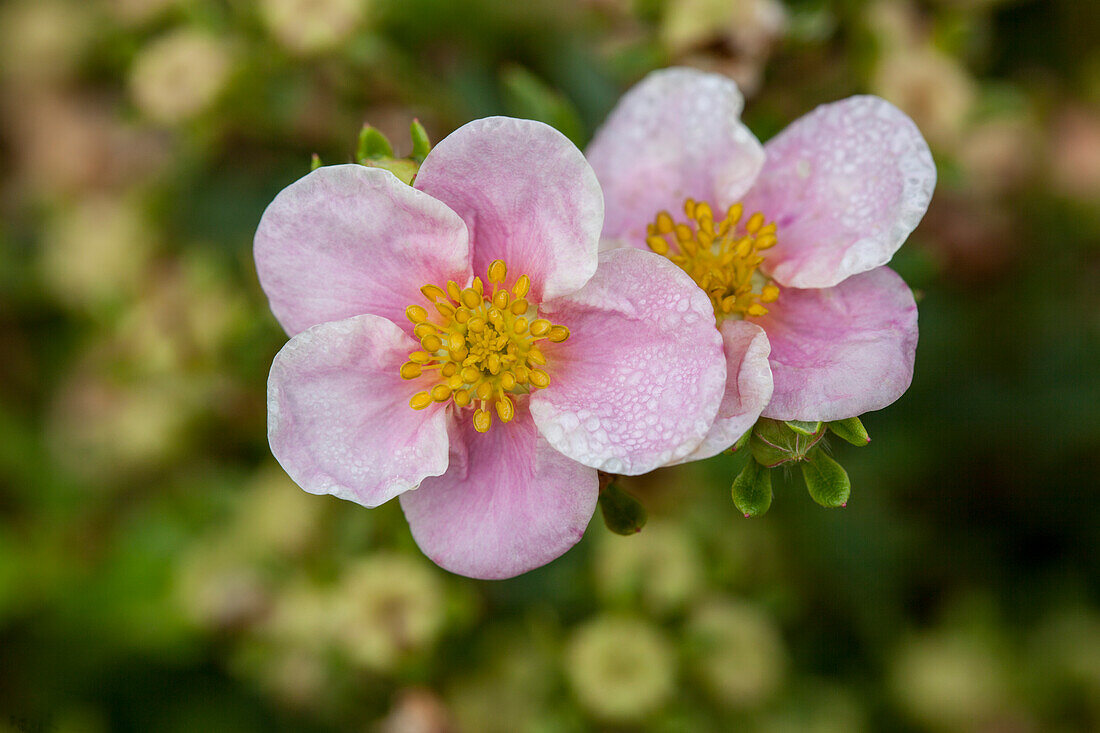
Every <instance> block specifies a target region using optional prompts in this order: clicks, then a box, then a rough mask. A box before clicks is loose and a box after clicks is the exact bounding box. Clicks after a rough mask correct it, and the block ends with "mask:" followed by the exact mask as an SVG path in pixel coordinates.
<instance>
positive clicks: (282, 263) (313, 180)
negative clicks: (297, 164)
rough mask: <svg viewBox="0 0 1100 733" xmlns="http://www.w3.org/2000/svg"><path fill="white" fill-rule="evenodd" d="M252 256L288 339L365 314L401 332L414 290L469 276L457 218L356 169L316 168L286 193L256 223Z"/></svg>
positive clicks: (375, 171) (417, 296) (373, 172)
mask: <svg viewBox="0 0 1100 733" xmlns="http://www.w3.org/2000/svg"><path fill="white" fill-rule="evenodd" d="M254 250H255V257H256V272H257V274H258V275H259V277H260V285H262V286H263V289H264V292H265V293H267V297H268V299H269V300H270V301H271V310H272V312H273V313H274V314H275V318H277V319H278V321H279V323H281V324H282V326H283V328H285V329H286V331H287V333H289V334H290V335H294V334H296V333H298V332H299V331H303V330H305V329H307V328H309V327H310V326H312V325H314V324H317V323H324V322H325V321H336V320H339V319H341V318H350V317H351V316H357V315H362V314H365V313H370V314H373V315H376V316H382V317H383V318H388V319H390V320H391V321H393V322H394V323H397V324H400V325H401V326H402V327H405V326H407V325H408V322H407V321H406V320H405V316H404V312H405V307H406V306H408V305H410V304H412V303H420V304H422V305H427V303H425V302H424V296H423V295H422V294H421V293H420V286H422V285H425V284H427V283H433V284H436V285H445V284H446V282H447V280H456V281H457V282H459V283H463V284H465V283H466V282H469V279H470V277H471V275H470V248H469V241H468V239H467V234H466V225H465V224H463V222H462V219H460V218H459V217H458V215H457V214H455V213H454V212H453V211H451V210H450V209H448V208H447V207H446V206H445V205H444V204H442V203H440V202H439V201H436V200H435V199H433V198H432V197H431V196H428V195H426V194H424V193H421V192H420V191H417V190H415V189H413V188H412V187H410V186H407V185H405V184H404V183H402V182H401V181H399V180H397V178H395V177H394V175H393V174H392V173H390V172H389V171H384V170H382V169H380V168H367V167H365V166H361V165H334V166H327V167H324V168H318V169H317V170H315V171H313V172H312V173H310V174H308V175H306V176H304V177H303V178H300V179H298V180H297V181H295V182H294V183H292V184H290V185H289V186H287V187H286V188H284V189H283V190H282V191H281V192H280V193H279V195H278V196H276V197H275V200H274V201H272V202H271V204H270V205H269V206H268V207H267V210H266V211H264V214H263V217H262V218H261V219H260V226H259V228H258V229H257V230H256V240H255V248H254ZM406 330H407V331H408V332H411V328H407V329H406Z"/></svg>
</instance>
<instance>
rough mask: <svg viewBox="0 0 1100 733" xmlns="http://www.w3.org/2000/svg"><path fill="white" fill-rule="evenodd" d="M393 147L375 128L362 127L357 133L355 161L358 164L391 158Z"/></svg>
mask: <svg viewBox="0 0 1100 733" xmlns="http://www.w3.org/2000/svg"><path fill="white" fill-rule="evenodd" d="M392 157H393V146H392V145H390V141H389V140H388V139H387V138H386V136H385V135H383V134H382V133H381V132H380V131H379V130H378V129H377V128H374V127H371V126H370V125H363V129H362V130H360V131H359V144H358V145H357V146H356V148H355V159H356V160H358V161H359V162H360V163H362V162H364V161H367V160H378V159H379V158H392Z"/></svg>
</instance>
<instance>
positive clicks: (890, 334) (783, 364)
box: [754, 267, 917, 420]
mask: <svg viewBox="0 0 1100 733" xmlns="http://www.w3.org/2000/svg"><path fill="white" fill-rule="evenodd" d="M768 308H769V312H768V315H766V316H763V317H762V318H757V319H754V321H755V322H756V323H757V324H758V325H760V326H761V327H762V328H763V329H764V330H765V331H767V333H768V340H769V341H771V345H772V355H771V365H772V375H773V377H774V379H775V392H774V394H773V395H772V401H771V403H770V404H769V405H768V406H767V408H765V410H764V416H765V417H772V418H776V419H778V420H842V419H844V418H849V417H855V416H857V415H862V414H863V413H865V412H868V411H870V410H879V409H882V408H883V407H886V406H887V405H889V404H890V403H892V402H893V401H894V400H896V399H897V398H898V397H900V396H901V395H902V394H903V393H904V392H905V390H906V389H908V388H909V383H910V382H911V381H912V380H913V359H914V357H915V355H916V350H917V304H916V303H915V302H914V301H913V293H912V292H911V291H910V290H909V286H908V285H906V284H905V281H904V280H902V279H901V278H900V277H899V276H898V275H897V273H895V272H894V271H893V270H891V269H890V268H888V267H880V268H878V269H877V270H871V271H870V272H865V273H862V274H859V275H853V276H852V277H850V278H848V279H847V280H845V281H844V282H842V283H841V284H840V285H837V286H836V287H833V288H825V289H822V290H800V289H797V288H786V289H784V290H783V292H782V294H781V295H780V296H779V300H777V301H776V302H774V303H771V304H769V305H768Z"/></svg>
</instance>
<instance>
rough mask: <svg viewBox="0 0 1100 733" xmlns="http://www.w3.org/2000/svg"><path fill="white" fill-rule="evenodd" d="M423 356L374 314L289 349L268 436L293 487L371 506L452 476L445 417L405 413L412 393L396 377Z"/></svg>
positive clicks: (274, 377)
mask: <svg viewBox="0 0 1100 733" xmlns="http://www.w3.org/2000/svg"><path fill="white" fill-rule="evenodd" d="M418 347H419V344H417V343H416V342H415V341H413V340H412V339H411V338H410V337H409V336H407V335H405V334H404V333H403V332H402V331H401V329H400V328H398V327H397V326H395V325H394V324H393V323H391V322H390V321H387V320H386V319H384V318H379V317H378V316H370V315H367V316H356V317H355V318H348V319H345V320H342V321H330V322H328V323H322V324H319V325H317V326H314V327H312V328H310V329H308V330H306V331H303V332H301V333H300V334H298V335H297V336H295V337H294V338H292V339H291V340H290V341H288V342H287V344H286V346H284V347H283V349H282V351H280V352H279V353H278V354H277V355H276V356H275V362H274V363H273V364H272V365H271V376H270V377H269V378H268V382H267V417H268V426H267V435H268V440H269V441H270V443H271V452H272V453H273V454H275V458H276V459H278V461H279V463H280V464H282V466H283V468H284V469H285V470H286V472H287V473H288V474H289V475H290V477H291V478H292V479H294V482H295V483H297V484H298V485H299V486H301V487H302V488H303V489H305V490H306V491H308V492H310V493H311V494H332V495H333V496H337V497H339V498H341V499H347V500H349V501H354V502H356V503H358V504H362V505H363V506H367V507H375V506H378V505H379V504H382V503H383V502H386V501H389V500H390V499H392V498H393V497H395V496H397V495H398V494H400V493H402V492H404V491H408V490H409V489H411V488H414V487H415V486H416V485H417V484H418V483H420V481H421V480H422V479H423V478H424V477H426V476H438V475H440V474H441V473H443V472H444V471H446V470H447V423H446V419H447V418H446V413H445V411H444V410H443V409H442V408H441V407H439V406H437V405H433V406H431V407H429V408H428V409H426V410H423V411H416V410H413V409H412V408H411V407H409V398H410V397H411V396H412V394H413V393H414V392H415V387H414V386H412V385H411V384H410V383H409V382H406V381H405V380H403V379H402V378H401V377H400V375H399V373H398V370H399V369H400V368H401V364H402V363H403V362H404V361H406V359H407V357H408V355H409V352H411V351H414V350H416V349H417V348H418Z"/></svg>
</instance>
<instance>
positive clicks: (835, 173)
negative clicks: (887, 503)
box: [587, 69, 936, 458]
mask: <svg viewBox="0 0 1100 733" xmlns="http://www.w3.org/2000/svg"><path fill="white" fill-rule="evenodd" d="M742 106H743V100H742V98H741V94H740V93H739V92H738V89H737V86H736V85H735V84H734V83H733V82H732V81H730V80H729V79H727V78H725V77H722V76H718V75H714V74H706V73H702V72H698V71H694V70H691V69H667V70H664V71H658V72H655V73H653V74H650V75H649V76H648V77H647V78H646V79H644V80H643V81H642V82H640V83H639V84H638V85H637V86H636V87H634V88H633V89H632V90H631V91H630V92H628V93H627V94H626V96H624V97H623V99H622V100H621V101H620V102H619V104H618V106H617V107H616V108H615V109H614V110H613V111H612V113H611V115H610V117H609V118H608V120H607V122H606V123H605V124H604V126H603V127H602V128H601V129H600V130H599V131H598V132H597V134H596V136H595V138H594V140H593V141H592V144H591V145H590V146H589V148H588V151H587V155H588V160H589V162H590V163H591V164H592V167H593V168H594V169H595V171H596V175H597V176H598V177H599V179H600V183H601V184H602V186H603V189H604V197H605V200H606V206H607V210H606V211H607V216H606V219H605V221H604V229H603V236H604V238H605V243H604V245H603V246H604V247H613V246H619V245H628V246H632V247H636V248H639V249H652V250H653V251H655V252H657V253H659V254H663V255H665V256H667V257H668V258H670V259H671V260H672V261H674V262H676V263H677V264H679V265H680V266H681V267H682V268H683V269H684V270H685V271H687V272H688V273H689V274H690V275H691V276H692V278H693V279H694V280H695V281H696V283H698V284H699V285H700V287H702V288H703V289H704V290H705V291H706V292H707V295H708V296H709V297H710V300H711V302H712V305H713V307H714V311H715V315H716V318H717V323H718V328H719V330H720V331H721V333H722V336H723V338H724V340H725V347H726V358H727V360H728V361H729V378H728V379H727V385H726V396H725V399H724V400H723V403H722V406H721V408H720V409H719V417H718V419H717V420H716V421H715V425H714V427H713V429H712V431H711V434H710V435H709V436H708V437H707V439H706V440H705V441H704V443H703V444H702V445H701V446H700V448H699V450H698V451H696V454H694V455H693V456H692V458H703V457H706V456H708V455H713V454H714V453H716V452H718V451H719V450H721V449H722V448H724V447H727V446H728V445H729V444H730V443H731V442H733V441H734V440H736V438H737V437H739V436H740V435H741V434H742V433H744V432H745V431H746V430H747V429H748V428H749V427H751V426H752V424H753V423H754V422H755V421H756V418H757V417H758V416H759V415H760V414H763V415H764V416H765V417H771V418H776V419H780V420H811V421H817V420H838V419H843V418H848V417H854V416H857V415H860V414H862V413H864V412H867V411H869V410H877V409H880V408H882V407H885V406H886V405H889V404H890V403H892V402H893V401H894V400H896V399H897V398H898V397H900V396H901V395H902V393H904V392H905V390H906V389H907V388H908V387H909V383H910V382H911V381H912V377H913V359H914V355H915V352H916V344H917V308H916V304H915V303H914V301H913V296H912V294H911V292H910V290H909V288H908V287H907V286H906V284H905V283H904V282H903V281H902V279H901V278H900V277H898V275H897V274H895V273H894V272H893V271H892V270H890V269H889V268H887V267H884V266H883V265H885V264H886V263H887V262H889V260H890V258H891V257H892V256H893V254H894V252H895V251H897V249H898V247H900V246H901V244H902V242H904V241H905V239H906V237H908V236H909V233H910V232H911V231H912V230H913V228H914V227H916V225H917V223H918V222H919V221H920V219H921V217H922V216H923V215H924V212H925V209H926V208H927V206H928V202H929V200H930V199H931V196H932V189H933V188H934V186H935V180H936V169H935V165H934V164H933V162H932V156H931V154H930V153H929V151H928V146H927V145H926V144H925V142H924V139H923V138H922V137H921V135H920V132H919V131H918V130H917V128H916V126H915V125H914V124H913V122H912V121H911V120H910V119H909V118H908V117H906V116H905V115H904V114H903V113H902V112H900V111H899V110H898V109H896V108H895V107H893V106H892V105H890V104H889V103H888V102H886V101H884V100H882V99H879V98H877V97H851V98H849V99H845V100H842V101H840V102H836V103H833V104H827V105H823V106H821V107H818V108H817V109H816V110H814V111H813V112H811V113H810V114H808V115H806V116H804V117H802V118H801V119H799V120H797V121H795V122H794V123H793V124H791V125H790V126H789V127H788V128H787V129H786V130H784V131H783V132H782V133H780V134H779V135H777V136H776V137H775V138H774V139H773V140H771V141H770V142H769V143H768V144H767V145H766V146H764V147H761V145H760V143H759V142H757V140H756V138H755V137H754V136H753V134H752V133H751V132H750V131H749V130H748V128H746V127H745V126H744V125H743V124H742V123H741V122H740V119H739V116H740V113H741V108H742ZM681 212H682V213H681ZM769 344H770V356H769ZM769 365H770V370H769Z"/></svg>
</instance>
